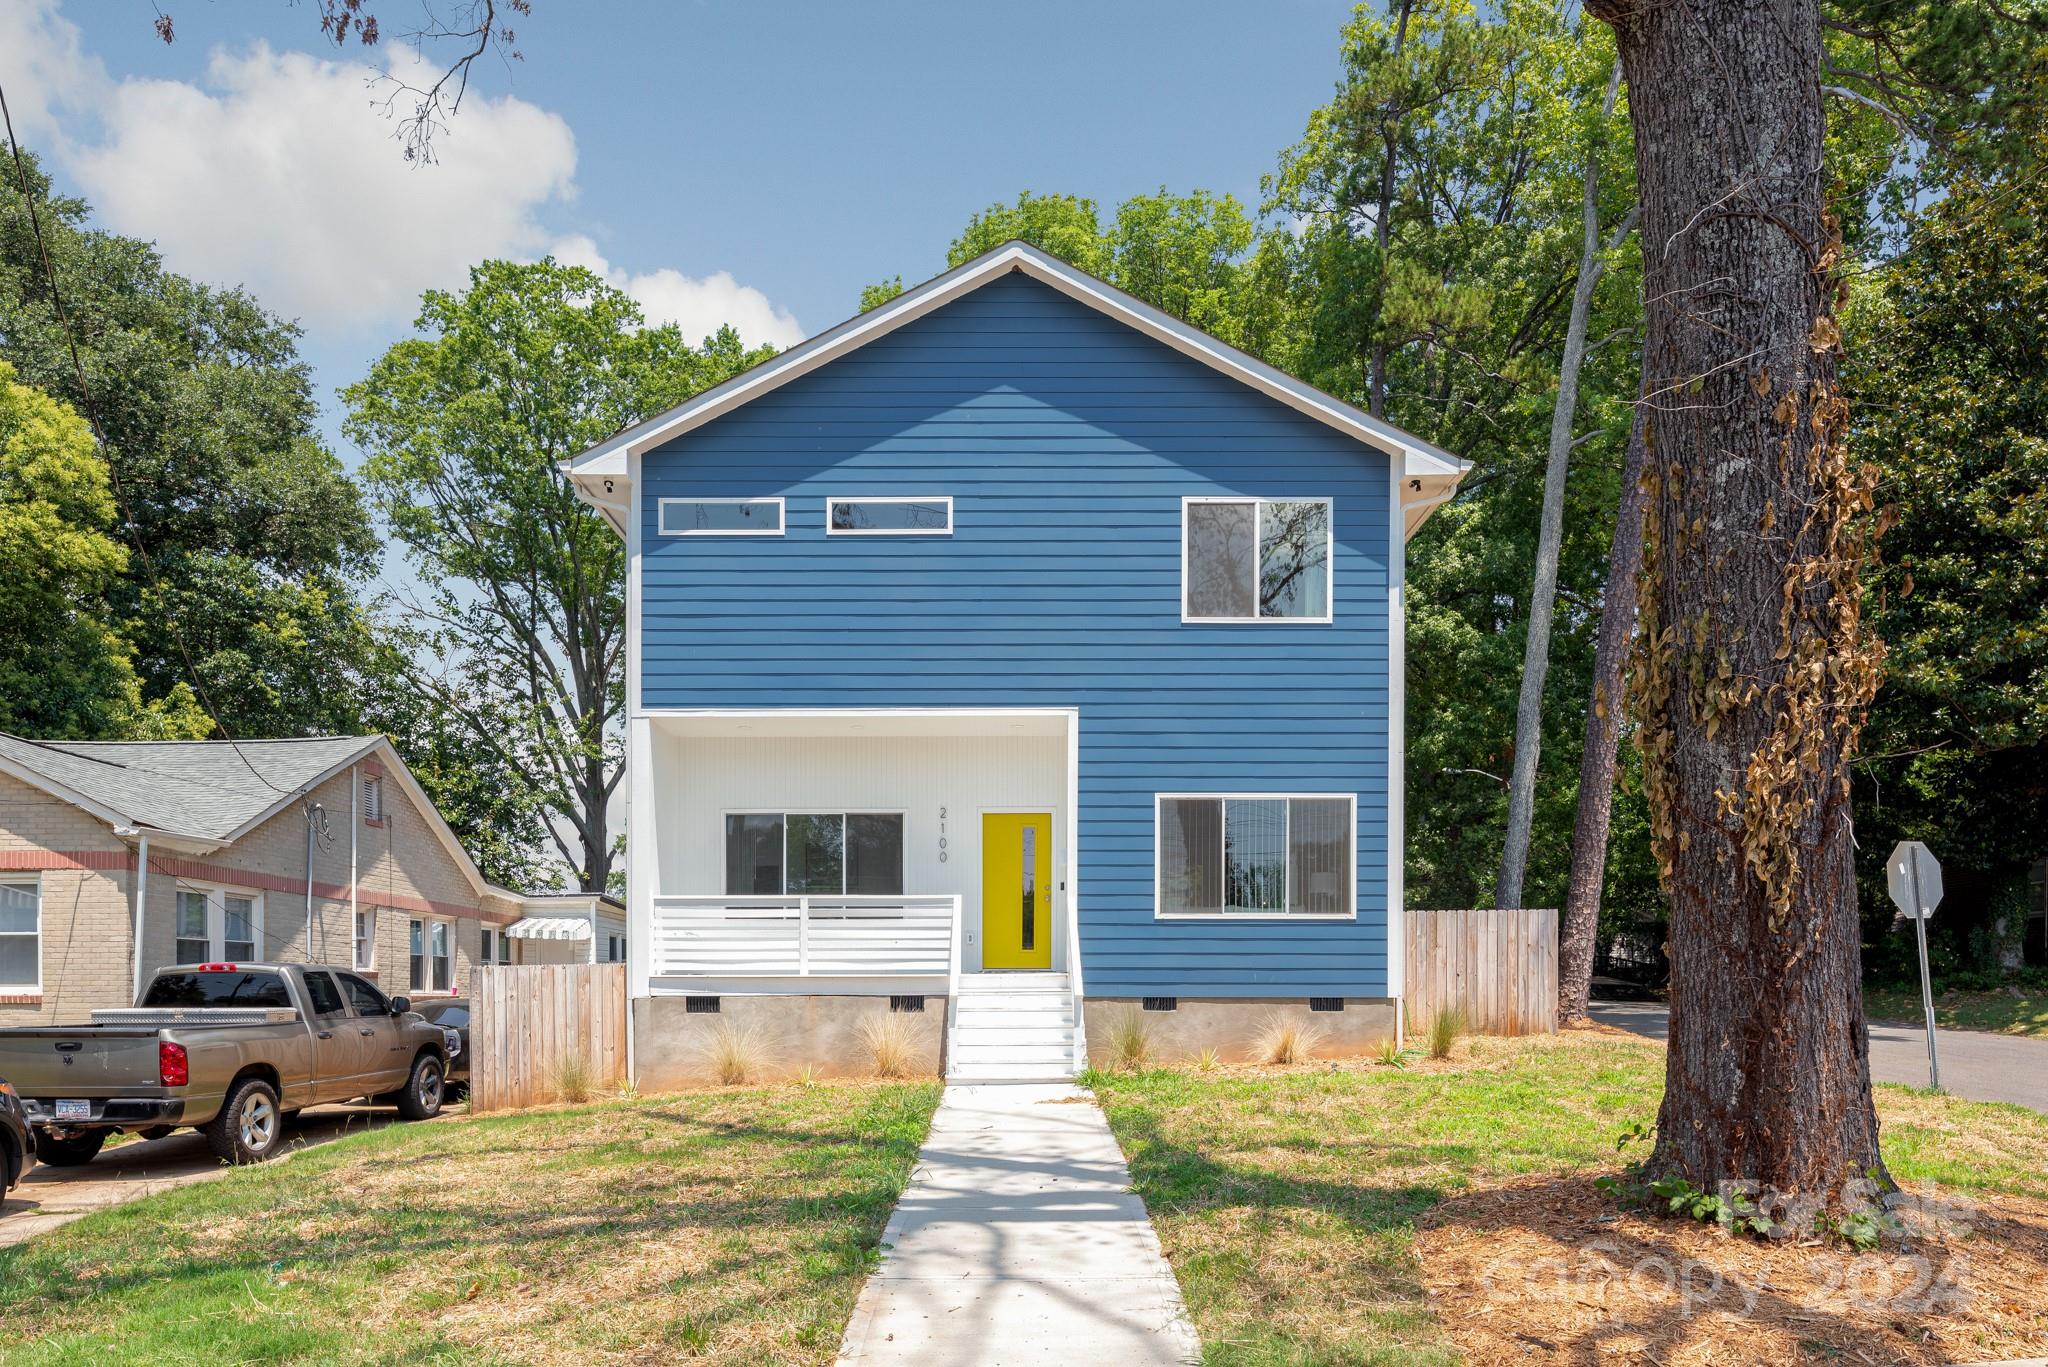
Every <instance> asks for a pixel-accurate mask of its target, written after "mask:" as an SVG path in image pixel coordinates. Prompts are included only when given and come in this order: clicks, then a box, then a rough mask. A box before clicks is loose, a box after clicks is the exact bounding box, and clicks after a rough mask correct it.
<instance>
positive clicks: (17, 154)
mask: <svg viewBox="0 0 2048 1367" xmlns="http://www.w3.org/2000/svg"><path fill="white" fill-rule="evenodd" d="M0 122H4V123H5V124H6V127H7V146H8V148H9V149H10V151H11V152H12V153H13V156H14V175H15V179H16V180H17V181H19V182H20V184H21V202H22V203H23V204H25V205H26V206H27V207H28V221H29V227H30V228H31V229H32V230H33V231H34V234H35V239H36V251H37V253H38V254H39V255H40V256H41V258H42V263H43V278H44V279H45V280H47V281H48V282H49V285H50V305H51V307H52V309H54V310H55V312H56V315H57V326H58V327H59V328H61V329H62V330H63V333H64V343H65V345H66V346H67V347H69V348H70V351H71V369H72V373H73V374H75V375H76V376H77V377H78V397H79V406H80V407H81V408H83V409H84V410H85V420H86V421H87V422H88V423H90V424H91V425H92V435H93V440H94V441H96V442H98V443H99V449H100V457H101V459H102V460H104V461H105V462H106V466H107V477H108V480H109V481H110V482H111V483H112V485H113V488H114V498H115V501H116V502H118V503H119V504H120V505H121V520H122V522H123V524H124V525H126V527H127V528H128V539H129V540H130V541H132V542H134V543H135V554H136V556H137V557H138V558H139V559H141V561H142V568H143V571H144V573H146V574H147V575H148V576H149V585H150V587H151V588H153V589H155V590H156V591H157V594H158V596H159V597H160V598H162V597H163V593H164V586H163V580H162V578H161V577H160V576H159V575H158V574H157V570H156V562H155V561H154V560H152V559H151V558H150V555H149V548H148V547H147V546H145V545H143V544H142V529H141V528H140V527H138V526H137V525H136V522H135V511H134V509H133V508H132V507H130V506H129V503H128V493H127V490H126V489H124V488H123V487H122V484H121V472H120V470H119V469H118V468H117V466H116V464H115V461H114V459H113V454H112V447H111V446H110V445H109V443H108V441H107V433H106V429H105V428H103V427H101V426H100V417H99V411H98V409H97V407H96V406H95V405H94V404H93V401H92V387H91V386H90V385H89V384H88V383H87V382H86V378H85V363H84V361H83V360H81V359H80V358H79V355H78V336H77V334H76V333H74V332H73V331H72V329H71V317H70V315H69V314H67V313H66V312H65V311H64V296H63V294H62V293H61V292H60V291H59V290H58V288H57V269H56V267H55V266H54V265H53V264H52V263H51V261H50V244H49V242H48V241H47V240H46V239H45V238H44V237H43V220H42V216H41V215H40V214H38V213H37V212H36V200H35V195H34V193H33V192H32V191H31V190H30V189H29V183H28V167H27V166H26V165H25V164H24V163H23V162H22V159H21V142H20V140H19V139H18V138H16V137H15V136H14V115H13V114H12V113H11V112H9V110H8V108H7V90H6V87H5V86H0ZM165 603H166V608H167V609H168V600H167V599H166V600H165ZM164 625H165V626H167V627H169V628H170V629H171V639H172V640H173V641H175V642H176V643H177V646H178V655H179V658H181V659H182V660H183V661H184V663H185V673H186V675H187V676H188V677H190V679H191V680H192V688H193V691H194V692H195V693H196V694H197V695H198V697H199V703H200V706H202V707H204V708H205V709H206V715H207V717H208V718H210V719H211V720H212V722H213V725H214V729H216V730H217V731H219V732H220V734H221V737H222V738H223V739H224V740H226V741H227V744H228V748H229V749H231V750H232V751H234V754H235V758H236V759H239V760H241V761H242V764H243V766H244V767H245V768H247V769H248V771H249V772H250V773H251V774H253V775H255V777H256V781H257V782H258V783H261V784H262V785H263V786H264V787H266V788H268V789H270V791H271V792H273V793H283V792H288V791H291V790H289V789H285V788H280V787H278V786H277V785H276V784H275V783H272V782H271V781H270V780H269V779H268V778H267V777H265V776H264V774H263V771H262V770H260V769H258V768H257V767H256V765H255V763H254V761H252V760H251V759H250V758H249V756H248V755H247V754H245V753H244V752H243V750H242V747H241V746H239V745H237V744H236V743H235V737H234V733H233V732H231V731H229V730H228V728H227V724H226V723H225V722H223V721H222V720H221V719H220V711H219V709H217V708H215V707H214V705H213V699H212V698H211V697H210V696H208V694H207V692H206V684H205V683H204V682H203V681H202V680H201V679H200V677H199V670H198V669H197V668H196V667H194V665H193V663H192V652H191V651H190V650H189V649H187V648H186V645H185V633H184V632H182V631H180V630H179V629H178V619H177V617H176V616H174V615H173V614H172V613H170V612H169V611H168V610H166V611H165V613H164Z"/></svg>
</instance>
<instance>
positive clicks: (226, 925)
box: [171, 883, 263, 964]
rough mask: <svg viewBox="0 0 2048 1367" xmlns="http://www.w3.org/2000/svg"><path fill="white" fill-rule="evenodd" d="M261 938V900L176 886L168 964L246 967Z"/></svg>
mask: <svg viewBox="0 0 2048 1367" xmlns="http://www.w3.org/2000/svg"><path fill="white" fill-rule="evenodd" d="M262 938H263V898H262V897H261V896H259V895H257V894H255V893H248V892H235V891H233V890H232V889H229V888H208V887H197V886H194V885H192V884H188V883H181V884H179V885H178V920H177V927H176V937H175V942H174V943H173V945H172V958H171V962H173V963H180V964H204V963H216V962H221V961H225V962H227V963H246V962H247V961H249V960H251V959H254V958H256V957H257V954H256V949H257V942H258V941H260V940H261V939H262Z"/></svg>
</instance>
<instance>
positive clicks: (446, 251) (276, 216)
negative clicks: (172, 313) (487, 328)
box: [64, 44, 576, 328]
mask: <svg viewBox="0 0 2048 1367" xmlns="http://www.w3.org/2000/svg"><path fill="white" fill-rule="evenodd" d="M366 76H367V70H366V68H363V67H359V66H354V65H349V64H344V63H341V62H334V61H325V60H321V59H318V58H314V57H309V56H307V55H305V54H304V53H297V52H283V53H280V52H273V51H272V50H271V49H270V48H269V47H267V46H263V45H260V44H259V45H258V46H256V47H255V48H253V49H251V50H249V51H248V52H246V53H243V54H240V55H233V54H229V53H227V52H216V53H214V54H213V57H212V60H211V61H210V62H209V63H208V65H207V72H206V80H205V84H204V87H203V88H202V87H201V86H198V85H190V84H186V83H184V82H182V81H160V80H128V81H122V82H120V83H119V84H117V85H116V86H115V87H114V89H113V90H112V92H111V93H110V96H109V98H108V99H107V100H106V102H105V103H104V104H103V105H102V106H101V120H102V127H103V129H104V136H103V138H102V139H101V140H100V141H98V142H96V143H94V144H91V145H86V146H81V147H75V148H69V149H66V151H65V154H64V160H65V163H66V166H67V168H68V169H69V170H70V171H71V173H72V175H74V176H75V177H76V178H77V179H78V181H79V183H80V185H81V186H82V187H83V188H84V190H85V194H86V197H87V198H88V199H89V200H91V201H92V203H93V205H94V207H95V208H96V209H97V210H98V212H99V213H100V214H101V215H102V216H104V217H105V219H106V220H107V221H108V222H109V223H111V224H113V225H114V226H116V227H118V228H119V229H121V230H122V231H124V232H129V233H134V234H136V235H138V236H144V237H151V238H154V239H155V240H156V241H157V242H158V243H159V244H160V245H161V246H162V248H163V251H164V254H165V256H166V257H167V258H168V259H169V260H170V261H171V262H172V263H173V264H174V265H176V266H177V268H178V269H179V270H181V271H183V272H185V273H187V274H190V275H196V276H198V277H200V278H201V279H205V280H212V281H221V282H228V283H238V284H245V285H248V286H249V287H250V288H251V289H253V290H254V291H255V292H256V294H257V296H258V297H259V298H261V299H262V300H263V301H264V303H266V304H267V305H269V306H270V307H271V308H274V309H277V310H278V311H280V312H282V313H285V314H288V315H295V316H303V317H306V318H308V319H309V320H318V321H319V322H321V323H324V324H328V325H337V326H341V327H344V328H347V327H352V326H362V325H366V324H370V323H375V322H381V321H384V320H387V319H391V318H394V317H403V316H406V315H407V314H409V313H410V312H411V311H412V309H413V307H414V305H415V304H416V303H417V300H418V297H419V293H420V291H421V290H422V289H424V288H427V287H429V286H434V285H452V284H458V283H459V282H460V281H461V280H462V278H463V272H464V271H465V270H466V268H467V267H468V266H469V265H470V264H472V263H473V262H476V261H478V260H481V259H483V258H485V257H489V256H504V255H513V254H521V253H525V252H529V251H531V250H532V249H533V248H534V247H535V246H537V245H538V244H539V243H540V242H541V241H543V240H544V239H545V235H546V234H545V230H544V229H543V228H542V226H541V223H540V221H539V219H538V218H537V216H536V215H537V211H538V210H539V209H540V208H541V207H542V206H544V205H546V204H548V203H550V202H551V201H558V200H564V199H567V198H568V197H569V196H570V195H572V194H573V193H574V179H573V177H574V175H575V170H576V140H575V138H574V136H573V135H572V134H571V133H570V132H569V126H568V124H566V123H565V122H563V121H562V119H561V118H560V117H558V116H557V115H554V114H550V113H548V112H546V111H545V110H542V109H539V108H537V107H535V106H534V105H531V104H528V103H526V102H525V101H524V100H518V99H513V98H510V97H501V98H498V99H477V98H475V96H474V95H472V96H471V98H470V99H468V100H465V101H464V102H463V107H462V111H461V114H460V115H459V117H458V118H457V120H456V122H455V124H454V125H453V126H452V127H451V128H450V129H449V130H448V131H447V132H446V133H445V134H444V135H443V136H442V138H441V139H440V143H439V148H440V161H439V162H438V163H436V164H434V165H431V166H414V165H410V164H408V163H407V162H406V161H405V160H404V158H403V157H401V156H400V155H399V149H398V146H397V144H396V143H394V142H393V140H392V131H393V124H392V123H391V122H389V121H388V120H386V119H385V118H384V117H383V116H382V115H381V114H380V113H379V112H378V110H377V109H376V108H374V107H373V105H372V103H371V92H370V91H369V90H368V89H367V88H366V86H365V80H366Z"/></svg>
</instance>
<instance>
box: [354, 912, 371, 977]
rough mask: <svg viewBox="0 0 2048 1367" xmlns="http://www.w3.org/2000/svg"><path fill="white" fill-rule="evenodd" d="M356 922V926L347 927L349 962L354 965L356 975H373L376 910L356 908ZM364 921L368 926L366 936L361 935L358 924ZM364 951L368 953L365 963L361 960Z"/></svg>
mask: <svg viewBox="0 0 2048 1367" xmlns="http://www.w3.org/2000/svg"><path fill="white" fill-rule="evenodd" d="M356 920H357V922H358V924H356V925H352V926H350V927H349V946H350V951H349V952H350V955H351V958H350V962H351V963H353V964H354V965H355V971H356V972H358V973H375V972H376V971H377V908H375V907H357V908H356ZM364 920H367V921H368V922H369V925H370V933H369V934H368V935H367V936H366V935H363V934H361V930H362V927H361V924H360V922H362V921H364ZM365 951H368V954H369V959H368V962H365V961H364V958H363V955H364V952H365Z"/></svg>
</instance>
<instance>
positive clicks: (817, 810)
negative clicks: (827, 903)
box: [718, 807, 916, 897]
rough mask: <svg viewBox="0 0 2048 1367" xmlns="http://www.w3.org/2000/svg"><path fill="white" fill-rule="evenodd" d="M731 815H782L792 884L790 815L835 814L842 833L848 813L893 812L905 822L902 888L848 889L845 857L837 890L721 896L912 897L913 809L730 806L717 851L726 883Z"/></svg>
mask: <svg viewBox="0 0 2048 1367" xmlns="http://www.w3.org/2000/svg"><path fill="white" fill-rule="evenodd" d="M729 816H779V817H781V818H782V883H783V886H784V887H787V886H789V818H791V817H793V816H836V817H838V818H840V822H841V827H842V834H843V831H844V824H845V819H846V818H847V817H849V816H893V817H895V818H897V819H898V820H900V821H901V822H902V823H903V850H902V854H903V864H902V867H901V869H900V870H899V874H900V876H899V877H898V878H897V880H896V881H897V882H899V883H901V884H902V885H903V891H901V892H848V891H847V890H846V861H845V860H844V859H843V858H842V859H841V860H840V862H839V891H838V892H760V893H755V892H725V893H720V894H719V895H720V896H721V897H911V896H915V895H916V894H914V893H912V892H911V891H910V813H908V812H906V811H904V810H902V809H901V808H898V807H727V808H723V809H721V810H720V811H719V813H718V854H719V866H720V872H719V885H720V886H721V887H722V886H724V883H725V875H724V864H725V819H726V818H727V817H729Z"/></svg>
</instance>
